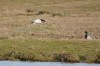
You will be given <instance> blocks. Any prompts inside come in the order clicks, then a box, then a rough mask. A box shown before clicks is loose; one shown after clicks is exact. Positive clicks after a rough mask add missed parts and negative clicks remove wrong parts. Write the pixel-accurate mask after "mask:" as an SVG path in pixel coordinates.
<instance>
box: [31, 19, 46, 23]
mask: <svg viewBox="0 0 100 66" xmlns="http://www.w3.org/2000/svg"><path fill="white" fill-rule="evenodd" d="M44 22H45V20H44V19H36V20H34V21H32V23H33V24H37V23H38V24H39V23H44Z"/></svg>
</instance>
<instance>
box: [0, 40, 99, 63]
mask: <svg viewBox="0 0 100 66" xmlns="http://www.w3.org/2000/svg"><path fill="white" fill-rule="evenodd" d="M63 53H68V55H69V53H70V54H71V55H70V56H73V57H72V59H73V58H75V57H76V58H77V56H78V57H85V56H86V55H87V54H88V55H89V54H98V53H100V41H86V40H80V41H79V40H51V39H50V40H49V39H48V40H39V39H38V40H36V39H33V40H0V58H1V60H2V59H4V60H7V59H9V58H10V59H12V58H13V59H19V60H24V61H61V60H58V59H55V58H54V57H59V54H63ZM55 54H56V55H57V56H55ZM65 55H66V54H65ZM65 55H64V56H65ZM74 55H75V57H74ZM68 57H69V56H68ZM68 57H66V56H65V57H64V58H68ZM93 57H94V55H93ZM59 58H60V57H59ZM10 59H9V60H10ZM69 59H71V58H69ZM81 60H82V59H80V60H79V61H81ZM86 60H87V59H86ZM82 61H83V60H82ZM70 62H71V61H70Z"/></svg>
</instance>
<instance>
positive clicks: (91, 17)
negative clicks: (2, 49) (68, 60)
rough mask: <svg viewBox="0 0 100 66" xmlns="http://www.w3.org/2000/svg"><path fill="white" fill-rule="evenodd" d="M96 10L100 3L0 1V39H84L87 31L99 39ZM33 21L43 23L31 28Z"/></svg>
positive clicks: (92, 0)
mask: <svg viewBox="0 0 100 66" xmlns="http://www.w3.org/2000/svg"><path fill="white" fill-rule="evenodd" d="M40 2H41V3H40ZM99 6H100V0H84V1H83V0H71V1H70V0H60V1H59V0H50V1H49V0H44V1H42V0H6V1H4V0H0V38H1V39H7V38H9V39H13V38H21V39H26V38H54V39H84V31H86V30H87V31H90V32H91V33H92V34H93V35H94V36H95V37H96V38H97V39H100V33H99V32H100V8H99ZM28 11H30V12H28ZM40 11H45V12H48V13H44V14H41V15H37V14H38V13H39V12H40ZM57 14H58V15H57ZM52 15H55V17H53V16H52ZM36 18H43V19H45V20H46V23H45V24H36V25H33V24H31V21H32V20H34V19H36Z"/></svg>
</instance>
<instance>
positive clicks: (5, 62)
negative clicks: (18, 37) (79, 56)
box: [0, 61, 100, 66]
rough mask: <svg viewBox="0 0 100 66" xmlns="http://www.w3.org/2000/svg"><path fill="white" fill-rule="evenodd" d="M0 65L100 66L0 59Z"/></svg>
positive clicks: (98, 65)
mask: <svg viewBox="0 0 100 66" xmlns="http://www.w3.org/2000/svg"><path fill="white" fill-rule="evenodd" d="M0 66H100V64H87V63H61V62H21V61H0Z"/></svg>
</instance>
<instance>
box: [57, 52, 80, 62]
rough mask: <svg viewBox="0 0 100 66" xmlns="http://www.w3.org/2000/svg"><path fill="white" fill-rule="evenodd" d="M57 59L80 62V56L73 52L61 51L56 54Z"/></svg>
mask: <svg viewBox="0 0 100 66" xmlns="http://www.w3.org/2000/svg"><path fill="white" fill-rule="evenodd" d="M56 59H57V60H59V61H62V62H79V61H80V59H79V56H77V55H74V54H72V53H61V54H59V55H58V56H56Z"/></svg>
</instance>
